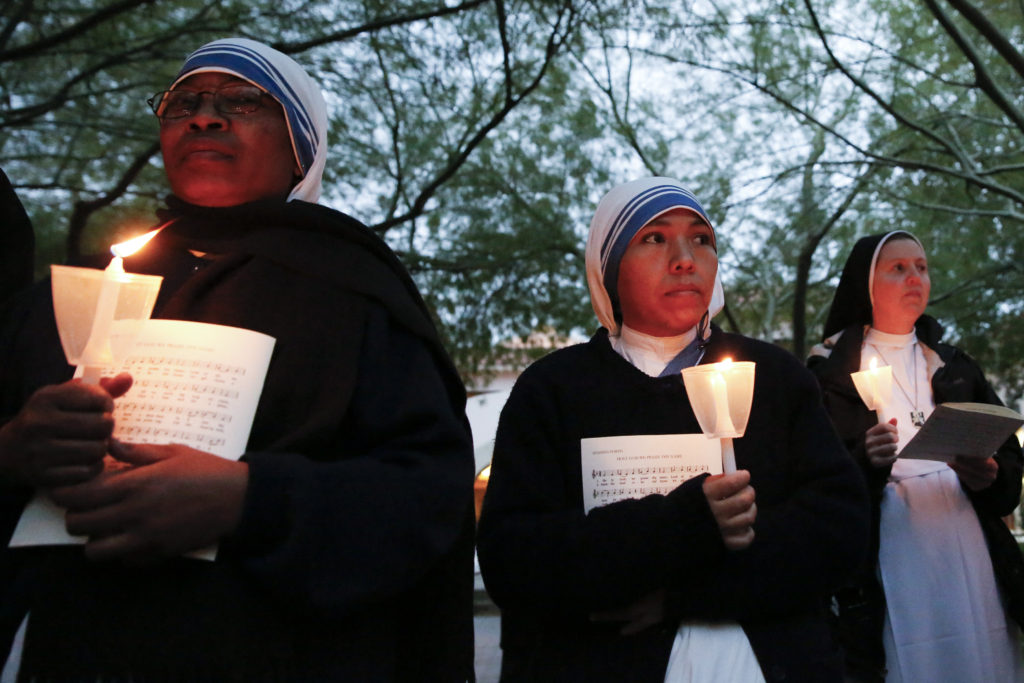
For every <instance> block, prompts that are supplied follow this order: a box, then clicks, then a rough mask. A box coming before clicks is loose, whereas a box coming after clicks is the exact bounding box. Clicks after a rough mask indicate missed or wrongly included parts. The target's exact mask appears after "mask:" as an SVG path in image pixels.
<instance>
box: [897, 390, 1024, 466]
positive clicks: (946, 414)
mask: <svg viewBox="0 0 1024 683" xmlns="http://www.w3.org/2000/svg"><path fill="white" fill-rule="evenodd" d="M1021 424H1024V416H1022V415H1021V414H1020V413H1018V412H1017V411H1015V410H1011V409H1010V408H1006V407H1004V406H995V405H990V404H988V403H942V404H940V405H938V406H937V407H936V408H935V410H934V411H933V412H932V414H931V415H929V416H928V420H927V421H926V422H925V423H924V426H923V427H921V429H920V431H918V432H917V434H915V435H914V438H912V439H911V440H910V441H909V442H908V443H907V445H906V446H904V447H903V450H901V451H900V452H899V457H900V458H909V459H911V460H941V461H943V462H952V461H953V459H954V458H956V457H957V456H965V457H971V458H989V457H991V456H992V455H993V454H994V453H995V452H996V450H997V449H998V448H999V447H1000V446H1002V445H1003V442H1005V441H1006V440H1007V439H1008V438H1010V435H1011V434H1013V432H1014V431H1015V430H1016V429H1017V428H1019V427H1020V426H1021Z"/></svg>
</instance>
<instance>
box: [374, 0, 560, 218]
mask: <svg viewBox="0 0 1024 683" xmlns="http://www.w3.org/2000/svg"><path fill="white" fill-rule="evenodd" d="M563 19H564V20H565V26H564V28H562V21H563ZM574 20H575V11H574V10H573V8H572V6H571V0H567V2H566V3H565V4H564V5H563V7H562V9H561V10H560V12H559V16H558V20H557V21H556V22H555V26H554V28H553V29H552V32H551V35H550V36H548V41H547V46H546V48H545V54H544V61H543V62H542V63H541V66H540V69H539V70H538V71H537V74H536V75H535V76H534V78H533V80H532V81H531V82H530V83H529V84H527V86H526V87H525V88H523V89H522V91H520V92H519V94H518V95H515V96H514V97H512V98H506V99H505V101H504V103H503V105H502V107H501V108H500V109H499V110H498V111H497V112H495V113H494V114H493V115H492V116H491V118H490V119H489V120H488V121H487V122H486V123H485V124H484V125H483V126H481V127H480V128H479V129H478V130H477V131H476V133H475V134H474V135H473V136H472V137H471V138H470V139H469V140H468V141H467V142H466V143H465V145H464V146H463V147H462V149H460V150H459V151H458V153H457V154H455V155H454V156H453V157H451V158H450V159H449V162H448V164H447V165H446V166H445V167H444V168H442V169H441V170H440V171H439V172H438V173H437V175H436V176H435V177H434V179H433V180H431V181H430V182H429V183H427V185H426V186H425V187H424V188H423V189H422V190H421V191H420V193H419V194H418V195H417V196H416V199H415V200H414V201H413V204H412V207H410V209H409V210H408V211H406V212H405V213H403V214H401V215H398V216H393V217H391V218H389V219H387V220H384V221H381V222H380V223H377V224H375V225H372V226H370V227H372V228H373V229H374V230H375V231H377V232H378V233H380V234H382V235H383V234H384V233H386V232H387V231H388V230H390V229H391V228H393V227H395V226H396V225H399V224H401V223H404V222H406V221H410V220H413V219H415V218H417V217H419V216H421V215H422V214H423V212H424V210H425V208H426V205H427V202H428V201H430V200H431V199H432V198H433V197H434V195H435V194H436V193H437V191H438V189H439V188H440V187H441V186H442V185H444V183H446V182H447V181H448V180H449V179H450V178H451V177H452V176H454V175H455V174H456V172H458V170H459V169H460V168H461V167H462V165H463V164H464V163H465V162H466V160H467V159H468V158H469V156H470V155H471V154H472V153H473V151H474V150H475V149H476V148H477V147H478V146H479V145H480V143H482V142H483V141H484V140H485V139H487V136H488V135H489V134H490V132H491V131H492V130H494V129H495V128H497V127H498V126H499V125H501V123H502V122H503V121H504V120H505V119H506V118H507V117H508V115H509V114H510V113H511V112H512V110H513V109H515V107H516V106H518V105H519V104H520V103H521V102H522V101H523V100H525V99H526V98H527V97H529V95H530V94H531V93H533V91H534V90H536V89H537V87H538V86H539V85H540V84H541V82H542V81H543V80H544V76H545V75H546V74H547V70H548V67H549V66H550V65H551V63H552V62H553V61H554V59H555V57H556V56H557V55H558V52H559V50H560V49H561V48H562V46H563V45H564V44H565V43H566V41H568V39H569V35H571V33H572V31H573V30H574V28H575V21H574Z"/></svg>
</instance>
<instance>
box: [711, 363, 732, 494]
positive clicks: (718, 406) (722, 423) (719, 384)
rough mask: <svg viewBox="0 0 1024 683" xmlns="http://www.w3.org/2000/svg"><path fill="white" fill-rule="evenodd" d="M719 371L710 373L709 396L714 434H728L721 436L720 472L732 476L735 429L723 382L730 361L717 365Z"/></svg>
mask: <svg viewBox="0 0 1024 683" xmlns="http://www.w3.org/2000/svg"><path fill="white" fill-rule="evenodd" d="M717 367H718V368H719V370H715V371H714V372H713V373H711V395H712V396H713V397H714V403H715V432H716V433H718V434H728V436H722V437H720V438H721V443H722V471H723V472H725V473H726V474H732V473H733V472H735V471H736V452H735V450H734V449H733V446H732V434H733V433H735V432H736V427H735V426H734V425H733V423H732V416H731V415H729V386H728V383H727V382H726V380H725V377H726V375H727V374H728V372H729V369H730V368H731V367H732V359H730V358H726V359H725V360H724V361H722V362H721V363H718V364H717Z"/></svg>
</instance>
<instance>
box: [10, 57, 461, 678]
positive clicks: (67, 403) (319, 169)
mask: <svg viewBox="0 0 1024 683" xmlns="http://www.w3.org/2000/svg"><path fill="white" fill-rule="evenodd" d="M150 104H151V106H152V108H153V111H154V113H155V114H156V117H157V120H158V123H159V128H160V142H161V148H162V151H163V168H164V171H165V172H166V175H167V179H168V183H169V185H170V189H171V192H172V193H173V194H172V196H171V197H170V198H168V200H167V206H166V207H165V209H164V210H163V211H161V212H160V216H159V221H158V222H157V225H158V226H161V231H160V233H159V234H158V235H157V236H156V237H155V238H154V239H153V240H152V241H150V242H149V243H148V244H147V245H146V246H145V247H144V248H143V249H141V250H140V251H139V252H137V253H136V255H134V256H131V257H126V258H125V259H124V267H125V269H126V270H127V271H128V272H134V273H145V274H156V275H161V276H163V278H164V279H163V285H162V288H161V291H160V296H159V299H158V300H157V302H156V307H155V309H154V317H157V318H166V319H172V320H187V321H194V322H200V323H212V324H217V325H227V326H231V327H236V328H245V329H248V330H254V331H257V332H260V333H263V334H265V335H269V336H270V337H273V338H274V340H275V343H274V348H273V355H272V356H271V359H270V364H269V367H268V369H267V374H266V380H265V382H264V384H263V388H262V392H261V394H260V396H259V397H258V406H257V409H256V416H255V420H254V422H253V425H252V430H251V432H250V435H249V441H248V444H247V446H246V448H245V452H244V453H239V454H237V455H238V456H239V458H238V459H237V460H231V459H227V458H220V457H217V456H216V455H213V454H211V453H208V452H205V451H203V450H201V449H196V448H190V447H188V446H185V445H182V444H173V443H172V444H162V445H153V444H140V443H126V442H124V441H122V440H120V439H115V438H112V437H111V430H112V428H113V427H114V423H113V422H114V421H113V417H112V415H111V411H112V407H113V401H114V400H115V399H118V398H119V397H120V396H122V395H124V394H125V393H126V392H128V391H130V390H131V384H132V381H133V378H132V377H131V376H130V375H128V374H127V373H122V374H119V375H117V376H114V377H110V378H106V379H104V380H103V381H102V383H101V384H100V385H89V384H85V383H81V382H79V381H77V380H71V373H72V368H70V367H69V366H68V365H67V362H66V361H65V360H64V358H63V352H62V351H61V345H60V342H59V340H58V337H57V330H56V329H55V325H54V321H53V307H52V301H51V300H50V295H49V283H43V285H42V286H40V287H37V288H36V289H34V290H31V291H30V292H29V295H28V296H26V297H25V298H24V299H23V300H22V301H20V302H18V305H16V306H15V310H14V312H13V313H12V314H11V315H10V317H9V318H8V319H7V320H5V321H0V353H2V357H3V359H4V360H3V363H2V364H0V523H2V524H4V526H5V528H6V529H7V530H8V533H9V531H10V529H11V527H12V526H13V524H14V522H15V521H16V520H17V519H18V516H19V515H20V512H21V510H22V508H23V507H24V504H25V501H26V500H28V499H29V497H30V496H32V495H33V493H34V492H42V493H44V494H45V495H46V496H48V497H49V498H50V499H51V500H52V501H53V502H54V503H55V504H56V505H57V506H59V508H61V509H62V511H63V517H64V524H65V526H66V529H67V531H68V532H70V533H72V534H75V535H77V536H80V537H82V538H83V540H84V545H68V546H60V547H28V548H16V549H6V550H5V551H4V552H3V553H2V554H0V557H2V560H0V580H2V581H3V591H4V593H3V602H2V610H0V636H3V637H5V638H6V643H5V644H6V645H7V646H8V647H7V648H6V649H4V650H3V651H4V652H5V653H7V656H6V658H5V660H4V661H5V663H4V669H3V680H4V681H7V680H14V679H15V678H16V679H17V680H22V681H72V680H73V681H105V682H111V681H126V682H127V681H132V682H133V683H142V682H143V681H246V682H253V681H286V682H290V683H296V682H298V681H425V680H429V681H466V680H469V679H472V677H473V623H472V590H473V588H472V586H473V583H472V582H473V533H474V514H473V492H472V482H473V469H474V468H473V453H472V441H471V439H470V435H469V428H468V424H467V422H466V418H465V413H464V405H465V390H464V388H463V385H462V383H461V381H460V380H459V377H458V374H457V373H456V371H455V368H454V367H453V365H452V363H451V361H450V359H449V358H448V355H447V354H446V352H445V350H444V348H443V346H442V344H441V342H440V340H439V338H438V335H437V332H436V330H435V329H434V325H433V323H432V322H431V317H430V313H429V311H428V309H427V307H426V306H425V304H424V302H423V300H422V299H421V298H420V295H419V293H418V292H417V290H416V287H415V285H414V284H413V282H412V279H411V278H410V277H409V275H408V273H407V272H406V270H405V269H404V268H403V266H402V265H401V263H399V261H398V259H397V258H396V256H395V255H394V254H393V253H392V252H391V250H390V249H389V248H388V247H387V246H386V245H385V243H384V242H383V241H382V240H381V239H380V238H379V237H378V236H377V235H376V234H374V233H373V232H372V231H371V230H369V229H368V228H367V227H365V226H364V225H362V224H361V223H359V222H358V221H357V220H355V219H353V218H351V217H349V216H346V215H345V214H342V213H339V212H337V211H334V210H332V209H330V208H328V207H326V206H322V205H319V204H317V203H316V202H317V199H318V198H319V196H320V190H321V177H322V174H323V169H324V164H325V160H326V155H327V108H326V104H325V102H324V98H323V95H322V93H321V91H320V88H319V86H318V85H317V84H316V83H315V82H314V81H313V79H312V78H311V77H310V76H309V75H308V74H307V73H306V72H305V70H304V69H303V68H302V67H301V66H300V65H299V64H298V63H297V62H295V61H294V60H293V59H291V58H290V57H288V56H286V55H284V54H282V53H281V52H278V51H277V50H274V49H272V48H270V47H268V46H266V45H263V44H261V43H258V42H255V41H252V40H247V39H242V38H231V39H226V40H218V41H214V42H212V43H209V44H207V45H204V46H202V47H201V48H199V49H198V50H196V51H195V52H194V53H192V54H191V55H190V56H189V57H188V58H187V59H186V61H185V64H184V66H183V68H182V69H181V72H180V73H179V74H178V76H177V77H176V78H175V79H174V80H173V81H172V83H171V84H170V86H169V87H168V89H167V90H166V91H164V92H161V93H158V94H157V95H155V96H154V97H153V98H152V99H151V100H150ZM105 261H106V259H105V258H104V259H102V260H101V261H100V263H98V264H97V265H99V266H100V267H102V266H104V265H106V263H105ZM199 341H201V340H197V342H199ZM104 456H108V458H105V457H104ZM110 459H113V460H116V461H120V465H119V466H118V467H116V468H108V467H105V461H106V460H110ZM211 545H216V546H217V548H218V551H217V556H216V560H215V561H207V560H199V559H193V558H192V557H191V556H190V555H191V554H192V553H193V552H194V551H196V550H199V549H203V548H207V547H209V546H211Z"/></svg>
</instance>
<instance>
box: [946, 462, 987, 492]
mask: <svg viewBox="0 0 1024 683" xmlns="http://www.w3.org/2000/svg"><path fill="white" fill-rule="evenodd" d="M949 466H950V467H951V468H952V470H953V471H954V472H956V476H958V477H960V481H962V482H963V483H964V485H965V486H967V488H969V489H970V490H972V491H982V490H984V489H987V488H988V487H989V486H991V485H992V482H994V481H995V480H996V476H997V475H998V474H999V463H997V462H996V460H995V458H984V459H982V458H971V457H965V458H959V457H958V458H955V459H954V460H953V462H951V463H949Z"/></svg>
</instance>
